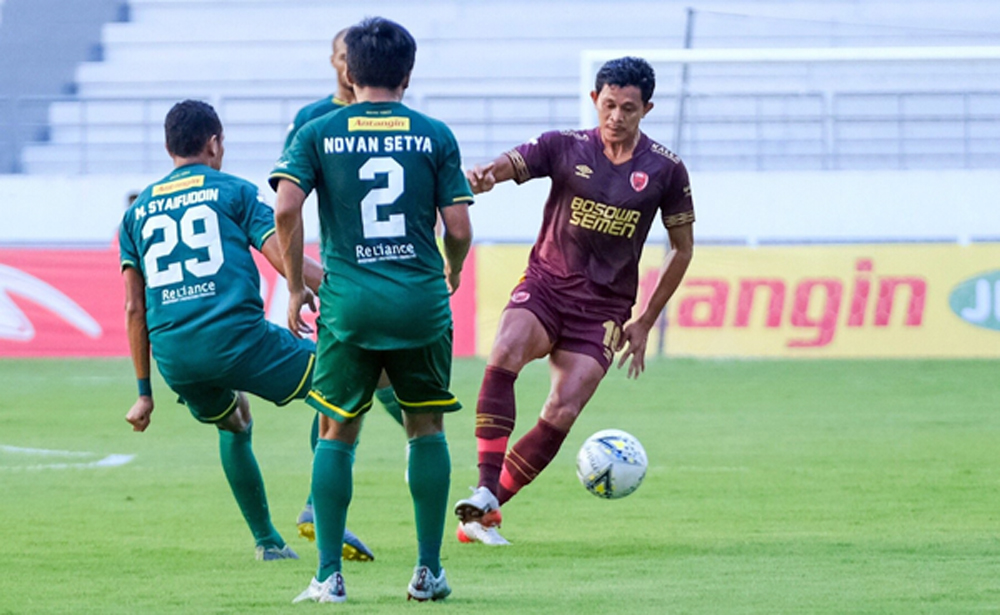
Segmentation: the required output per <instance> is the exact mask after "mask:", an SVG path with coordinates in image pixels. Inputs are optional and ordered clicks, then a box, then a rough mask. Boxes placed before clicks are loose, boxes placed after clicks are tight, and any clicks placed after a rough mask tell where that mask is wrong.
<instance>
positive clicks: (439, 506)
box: [407, 433, 451, 576]
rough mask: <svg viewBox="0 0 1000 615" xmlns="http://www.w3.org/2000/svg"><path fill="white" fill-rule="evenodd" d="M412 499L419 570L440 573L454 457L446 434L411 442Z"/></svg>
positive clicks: (410, 473) (410, 472)
mask: <svg viewBox="0 0 1000 615" xmlns="http://www.w3.org/2000/svg"><path fill="white" fill-rule="evenodd" d="M407 469H408V471H409V477H410V495H412V496H413V510H414V512H415V516H416V521H417V547H418V557H417V565H418V566H427V567H428V568H430V569H431V572H432V573H434V576H437V575H439V574H440V573H441V541H442V539H443V537H444V523H445V518H446V517H447V514H448V489H449V488H450V487H451V456H450V454H449V453H448V442H447V440H445V437H444V433H436V434H433V435H430V436H422V437H420V438H413V439H412V440H410V460H409V465H408V467H407Z"/></svg>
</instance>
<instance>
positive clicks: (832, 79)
mask: <svg viewBox="0 0 1000 615" xmlns="http://www.w3.org/2000/svg"><path fill="white" fill-rule="evenodd" d="M690 4H695V5H697V4H698V3H691V2H680V1H676V0H667V1H654V0H628V1H623V2H615V3H611V2H599V1H596V0H589V1H588V0H584V1H577V2H570V1H568V0H553V1H549V2H528V1H524V0H521V1H512V2H462V1H460V0H431V1H429V2H421V3H408V2H382V3H377V2H376V3H367V4H364V5H361V6H355V5H354V4H353V3H352V4H347V3H318V2H313V1H309V0H287V1H280V2H279V1H276V0H216V1H215V2H213V3H199V2H191V1H187V0H132V1H131V2H130V3H129V5H130V21H128V22H126V23H108V24H106V25H105V26H104V30H103V36H102V44H103V53H102V54H101V61H99V62H98V61H94V62H84V63H83V64H81V65H80V67H79V68H78V70H77V74H76V81H77V88H76V94H75V95H74V96H72V97H67V98H66V99H65V100H60V101H55V102H53V104H52V105H51V107H50V110H49V124H50V125H49V129H48V131H47V133H48V136H49V139H48V141H46V142H42V143H37V144H34V145H31V146H29V147H27V148H26V149H25V151H24V153H23V164H24V168H25V170H26V171H27V172H29V173H52V172H59V173H65V172H82V173H100V172H146V171H149V170H151V169H155V168H159V167H161V166H162V160H163V150H162V143H161V141H162V132H161V122H162V117H163V115H164V113H165V112H166V110H167V109H168V108H169V106H170V105H171V104H172V103H173V102H175V101H176V100H178V99H181V98H185V97H196V98H202V99H206V100H209V101H210V102H212V103H213V104H214V105H216V107H217V108H218V110H219V112H220V115H221V116H222V118H223V121H224V123H225V124H226V131H227V132H226V135H227V146H228V153H227V167H228V168H230V169H232V170H233V171H235V172H240V173H252V174H256V175H259V174H261V173H264V172H266V170H267V168H268V167H269V165H270V164H271V162H273V160H274V158H275V157H276V155H277V153H278V148H279V146H280V143H281V142H282V140H283V135H284V129H285V126H286V125H287V124H288V122H289V121H290V119H291V117H292V116H293V114H294V112H295V110H296V109H297V108H298V107H299V106H301V105H302V104H304V103H306V102H309V101H311V100H314V99H316V98H318V97H320V96H322V95H324V94H326V93H328V92H329V91H330V90H331V89H332V83H333V72H332V70H331V68H330V67H329V64H328V62H327V57H328V55H329V47H330V38H331V37H332V35H333V33H334V32H336V31H337V30H338V29H339V28H341V27H343V26H345V25H348V24H350V23H354V22H356V21H357V20H358V19H360V18H361V17H363V16H364V15H365V14H372V13H381V14H384V15H386V16H389V17H391V18H393V19H396V20H398V21H399V22H401V23H403V24H405V25H406V26H407V27H408V28H409V29H410V30H411V31H412V32H413V33H414V35H415V37H416V38H417V40H418V45H419V48H418V56H417V66H416V68H415V71H414V77H413V83H412V87H411V89H410V92H409V93H408V95H407V96H408V98H407V102H409V103H410V104H412V105H413V106H415V107H417V108H419V109H421V110H423V111H425V112H427V113H430V114H432V115H435V116H437V117H440V118H441V119H444V120H445V121H447V122H448V123H449V124H450V125H451V126H452V128H453V130H454V131H455V133H456V135H457V136H458V138H459V140H460V142H461V144H462V147H463V151H464V154H465V156H466V158H467V159H469V160H473V161H476V160H482V159H485V158H489V157H492V155H494V154H495V153H496V152H498V151H500V150H502V149H504V148H506V147H509V146H511V145H513V144H515V143H517V142H520V141H522V140H524V139H526V138H529V137H530V136H532V135H534V134H537V133H538V132H540V131H541V130H546V129H550V128H569V127H574V126H576V125H577V124H578V123H579V115H578V109H579V99H580V96H581V86H580V77H579V72H580V53H581V51H583V50H585V49H616V48H618V49H620V48H628V49H651V48H677V47H679V46H681V45H682V41H683V33H684V29H685V19H686V14H685V10H684V8H685V6H687V5H690ZM855 4H856V3H840V2H833V3H829V2H821V1H819V0H815V1H808V2H802V3H786V2H772V3H761V2H746V1H744V2H738V1H733V2H729V3H723V4H719V3H713V4H712V9H711V10H707V9H706V11H705V13H704V14H703V15H699V16H698V21H697V22H696V28H695V33H696V34H695V41H694V42H695V46H696V47H796V46H810V47H826V46H853V45H916V44H921V45H935V44H952V45H954V44H963V45H969V44H982V43H989V42H991V41H990V37H989V36H987V35H982V36H979V35H975V34H974V33H970V32H972V31H973V30H974V31H988V30H989V29H990V25H991V24H1000V8H997V7H993V6H992V5H991V4H990V3H987V2H961V3H958V4H960V5H964V6H970V7H974V8H975V9H976V10H975V11H964V12H963V11H961V10H952V11H946V10H944V9H943V8H942V7H940V6H937V5H936V4H935V3H918V4H920V6H921V11H916V10H913V8H912V6H913V3H898V4H897V3H873V4H880V5H881V6H880V7H867V8H862V7H858V6H854V5H855ZM847 5H851V6H847ZM852 7H853V8H852ZM907 7H910V9H907ZM866 11H867V12H866ZM749 12H754V13H757V14H758V15H772V17H769V18H764V17H753V18H750V17H746V15H745V14H746V13H749ZM878 19H882V20H883V22H885V23H888V22H894V23H908V24H910V26H911V27H909V28H903V27H898V26H897V27H881V28H880V27H877V26H854V27H851V26H849V25H847V26H840V27H833V26H830V25H829V24H828V23H824V20H836V21H840V22H846V23H850V22H852V21H857V22H862V21H863V22H868V23H878ZM932 26H933V27H934V28H936V29H931V27H932ZM963 29H964V30H965V32H962V30H963ZM658 68H659V69H660V75H659V91H658V94H657V97H656V101H657V104H658V109H657V111H656V112H655V113H654V114H653V115H652V116H650V120H649V122H648V125H649V128H650V132H654V133H655V134H656V136H657V137H658V138H660V139H661V140H663V141H665V142H667V143H672V140H673V135H674V129H673V124H674V121H675V118H676V100H677V93H678V91H679V90H680V87H681V81H680V72H679V70H678V69H677V68H676V67H673V66H665V67H658ZM997 68H998V65H997V63H993V64H969V63H959V64H951V63H938V64H933V65H930V66H924V67H916V68H914V67H911V66H906V67H900V66H898V65H896V66H885V67H873V66H865V67H859V66H857V65H854V66H840V65H832V66H827V67H816V66H802V65H781V66H779V65H773V64H771V65H768V64H761V65H752V66H748V65H731V64H730V65H711V66H697V67H693V68H692V69H691V71H690V73H689V82H688V85H687V91H688V92H689V93H690V95H691V98H689V99H688V100H687V102H686V105H685V130H684V132H683V134H682V136H683V144H684V146H683V148H682V151H683V153H684V155H685V158H686V159H687V160H688V161H689V164H692V165H693V166H701V167H703V168H714V169H768V168H792V169H794V168H805V169H817V168H830V167H835V168H839V167H849V168H854V167H858V166H861V167H868V166H872V167H875V168H898V167H907V166H921V165H925V164H940V161H939V160H938V161H937V162H935V156H934V154H935V153H938V154H940V153H941V152H943V153H944V154H945V155H946V156H948V157H949V160H950V161H951V163H952V164H954V165H958V166H973V167H974V166H990V165H997V164H1000V135H994V134H989V133H984V132H981V130H983V131H985V130H988V127H989V126H990V125H992V122H993V120H994V119H995V117H996V116H997V115H1000V71H997V70H996V69H997ZM804 84H805V85H804ZM834 84H835V85H834ZM831 118H834V120H835V121H831ZM831 142H835V143H836V145H835V148H831V145H830V144H831ZM955 156H957V157H958V158H957V160H956V158H955Z"/></svg>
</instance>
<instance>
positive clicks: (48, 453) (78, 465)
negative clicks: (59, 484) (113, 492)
mask: <svg viewBox="0 0 1000 615" xmlns="http://www.w3.org/2000/svg"><path fill="white" fill-rule="evenodd" d="M0 453H11V454H17V455H32V456H39V457H69V458H80V457H94V456H96V455H97V453H89V452H80V451H58V450H51V449H45V448H23V447H20V446H7V445H4V444H0ZM133 459H135V455H117V454H113V455H107V456H106V457H104V458H103V459H98V460H96V461H83V462H75V463H45V464H33V465H16V466H5V465H0V471H8V472H13V471H20V470H70V469H88V468H115V467H118V466H123V465H125V464H126V463H129V462H130V461H132V460H133Z"/></svg>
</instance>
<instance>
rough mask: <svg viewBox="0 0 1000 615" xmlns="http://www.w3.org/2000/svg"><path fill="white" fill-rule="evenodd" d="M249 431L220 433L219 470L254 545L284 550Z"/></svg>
mask: <svg viewBox="0 0 1000 615" xmlns="http://www.w3.org/2000/svg"><path fill="white" fill-rule="evenodd" d="M252 431H253V425H252V424H251V425H250V426H249V427H247V429H246V431H244V432H242V433H233V432H231V431H225V430H223V429H220V430H219V454H220V456H221V457H222V470H223V471H224V472H225V474H226V480H228V481H229V488H230V489H232V491H233V496H235V498H236V503H237V504H239V507H240V512H242V513H243V518H244V519H246V522H247V525H249V526H250V531H251V532H252V533H253V538H254V540H255V541H256V543H257V544H258V545H259V546H263V547H284V546H285V541H284V540H282V538H281V535H280V534H279V533H278V530H276V529H274V525H272V524H271V513H270V511H269V510H268V508H267V494H266V493H265V491H264V478H263V477H262V476H261V474H260V467H259V466H258V465H257V458H256V457H255V456H254V454H253V446H252V445H251V441H252V439H253V438H252Z"/></svg>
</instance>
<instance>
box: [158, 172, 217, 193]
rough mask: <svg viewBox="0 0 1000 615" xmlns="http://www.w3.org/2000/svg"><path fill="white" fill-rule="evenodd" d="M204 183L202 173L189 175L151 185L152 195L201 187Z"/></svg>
mask: <svg viewBox="0 0 1000 615" xmlns="http://www.w3.org/2000/svg"><path fill="white" fill-rule="evenodd" d="M204 185H205V176H204V175H193V176H191V177H185V178H184V179H175V180H174V181H172V182H166V183H164V184H157V185H155V186H153V196H162V195H164V194H173V193H174V192H180V191H181V190H188V189H190V188H201V187H202V186H204Z"/></svg>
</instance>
